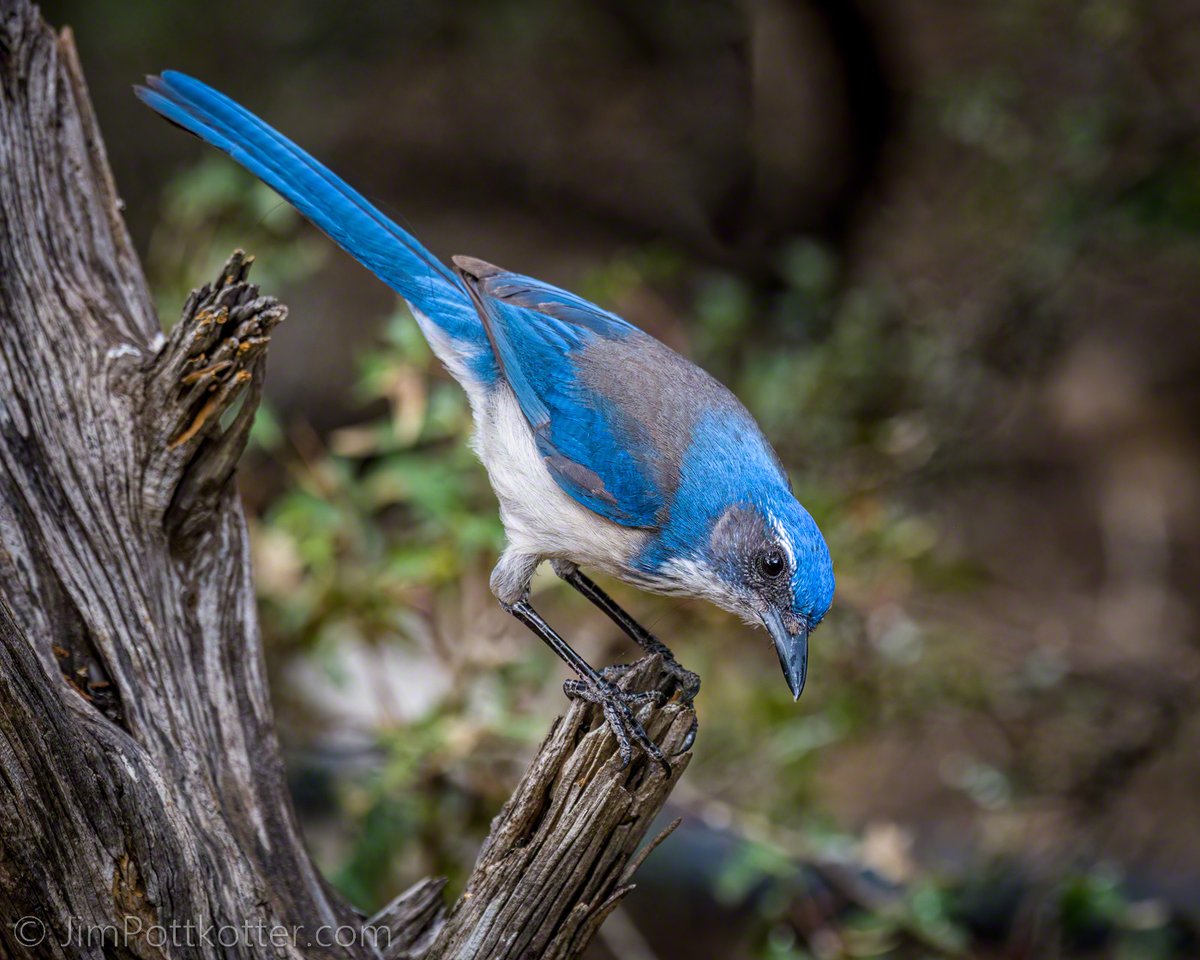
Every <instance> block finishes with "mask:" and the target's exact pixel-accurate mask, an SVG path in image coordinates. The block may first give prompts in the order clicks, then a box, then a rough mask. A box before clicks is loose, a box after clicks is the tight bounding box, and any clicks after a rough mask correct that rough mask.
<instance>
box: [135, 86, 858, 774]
mask: <svg viewBox="0 0 1200 960" xmlns="http://www.w3.org/2000/svg"><path fill="white" fill-rule="evenodd" d="M136 92H137V95H138V97H139V98H140V99H141V100H142V101H143V102H145V103H146V104H147V105H148V106H150V107H151V108H152V109H154V110H156V111H157V112H158V113H160V114H162V115H163V116H164V117H165V118H167V119H168V120H170V121H172V122H173V123H175V124H178V125H179V126H181V127H183V128H184V129H185V130H188V131H190V132H191V133H193V134H195V135H196V136H198V137H200V138H201V139H202V140H205V141H207V142H208V143H210V144H212V145H213V146H215V147H217V148H218V149H220V150H223V151H225V152H226V153H227V154H229V155H230V156H231V157H232V158H233V159H234V160H236V161H237V162H238V163H240V164H242V166H244V167H245V168H246V169H248V170H249V171H250V172H252V173H254V174H255V175H256V176H258V177H260V178H261V179H262V180H263V181H264V182H266V183H267V184H268V185H270V186H271V187H273V188H274V189H275V190H276V191H278V192H279V193H280V194H282V195H283V197H284V198H286V199H287V200H288V201H289V202H290V203H291V204H292V205H294V206H295V207H296V209H298V210H299V211H300V212H301V213H302V214H304V216H305V217H307V218H308V219H309V220H311V221H312V222H313V223H314V224H316V226H318V227H319V228H320V229H321V230H323V231H324V232H325V233H326V234H328V235H329V237H330V238H332V239H333V241H334V242H335V243H337V244H338V245H339V246H340V247H341V248H342V249H343V250H345V251H346V252H347V253H349V254H350V255H351V256H352V257H354V258H355V259H356V260H358V262H359V263H361V264H362V265H363V266H365V267H366V268H367V269H369V270H370V271H371V272H372V273H374V274H375V275H376V276H377V277H379V279H380V280H382V281H383V282H384V283H386V284H387V285H388V286H389V287H391V288H392V289H393V290H395V291H396V292H397V293H398V294H399V295H400V296H401V297H403V298H404V299H405V300H406V301H407V302H408V304H409V306H410V307H411V309H412V312H413V315H414V316H415V317H416V319H417V322H418V323H419V324H420V327H421V330H422V332H423V333H424V335H425V337H426V338H427V339H428V340H429V343H430V346H431V347H432V348H433V351H434V353H436V354H437V356H438V358H439V359H440V360H441V362H442V363H443V364H445V366H446V368H447V369H448V370H449V371H450V373H451V374H452V375H453V376H454V378H455V379H456V380H458V382H459V383H460V384H462V386H463V389H464V390H466V393H467V396H468V398H469V400H470V404H471V410H472V414H473V416H474V420H475V428H476V429H475V435H474V439H473V444H474V448H475V451H476V452H477V453H478V455H479V459H480V460H481V461H482V462H483V465H484V467H485V468H486V469H487V472H488V476H489V478H490V480H491V483H492V487H493V488H494V490H495V492H496V497H497V499H498V500H499V503H500V515H501V519H502V520H503V522H504V528H505V532H506V535H507V545H506V547H505V549H504V551H503V554H502V555H501V557H500V560H499V562H498V563H497V564H496V568H495V570H494V572H493V573H492V576H491V587H492V591H493V593H494V594H495V595H496V597H497V599H498V600H499V601H500V603H501V604H502V605H503V607H504V609H505V610H507V611H508V612H509V613H511V614H512V615H513V616H514V617H516V618H517V619H518V620H520V621H521V622H522V623H524V624H525V625H526V626H527V627H529V629H530V630H532V631H533V632H534V633H535V634H537V636H538V637H540V638H541V639H542V640H543V641H544V642H545V643H546V644H548V645H549V646H550V647H551V648H552V649H553V650H554V651H555V653H557V654H558V655H559V656H560V657H561V658H562V659H563V660H564V661H565V662H566V663H567V665H568V666H569V667H570V668H571V669H572V670H573V671H574V672H575V674H576V675H577V679H573V680H568V681H567V682H566V683H564V685H563V688H564V690H565V692H566V693H567V695H568V696H569V697H573V698H582V699H584V700H587V701H590V702H593V703H596V704H599V705H600V706H601V708H602V710H603V713H604V716H605V719H606V720H607V722H608V724H609V726H610V727H611V728H612V730H613V733H614V734H615V736H616V739H617V742H618V744H619V748H620V753H621V757H622V760H623V762H624V763H626V764H627V763H628V762H629V759H630V757H631V756H632V752H633V744H634V743H636V744H637V745H638V746H639V747H640V748H641V750H643V751H644V752H645V753H646V754H647V755H649V756H650V757H651V758H652V759H653V760H655V761H657V762H658V763H660V764H662V765H663V766H664V767H665V768H666V770H667V774H668V776H669V775H670V769H671V768H670V765H669V763H668V762H667V760H666V758H665V757H664V756H663V754H662V751H661V750H660V748H659V747H658V745H657V744H655V743H654V742H653V741H652V740H651V739H650V737H649V736H647V734H646V732H645V730H644V729H643V727H642V726H641V724H640V723H639V721H638V720H637V718H636V716H635V715H634V712H633V710H632V709H631V708H632V707H635V706H637V705H638V704H640V703H644V702H648V701H655V702H661V698H662V696H663V695H662V694H661V693H657V692H651V693H629V692H625V691H622V690H620V689H619V688H618V687H617V685H616V684H614V683H613V682H612V677H613V671H614V670H616V672H618V673H619V669H618V668H609V669H608V670H607V671H598V670H596V669H595V668H593V667H592V666H591V665H590V664H589V663H587V661H586V660H585V659H584V658H583V657H581V656H580V655H579V654H578V653H576V652H575V651H574V650H573V649H572V648H571V647H570V646H569V645H568V644H567V642H566V641H565V640H564V639H563V638H562V637H561V636H560V635H559V634H558V633H557V632H556V631H555V630H554V629H552V628H551V627H550V625H549V624H547V623H546V621H545V620H543V619H542V617H541V616H540V615H539V614H538V613H537V611H536V610H534V608H533V607H532V606H531V605H530V602H529V584H530V580H531V578H532V576H533V573H534V570H535V569H536V568H537V567H538V565H539V564H540V563H541V562H542V561H543V560H550V561H551V563H552V565H553V569H554V571H555V573H556V574H557V575H558V576H559V577H561V578H562V579H563V580H565V581H566V582H567V583H569V584H571V586H572V587H574V588H575V589H576V590H578V591H579V592H580V593H581V594H583V595H584V596H585V597H587V598H588V599H589V600H590V601H591V602H592V603H594V604H595V605H596V606H597V607H599V608H600V609H601V610H602V611H603V612H604V613H605V614H606V615H607V616H608V617H609V618H610V619H611V620H613V622H614V623H616V624H617V626H618V627H620V628H621V629H622V630H623V631H624V632H625V633H626V634H627V635H628V636H629V637H630V638H631V639H632V640H633V641H634V642H635V643H637V644H638V645H639V646H641V647H642V648H644V649H645V650H647V651H648V652H649V653H656V654H659V655H661V656H662V657H663V658H664V662H665V663H666V666H667V669H668V672H670V674H671V675H672V677H673V678H674V680H675V682H676V685H677V687H678V689H679V691H680V694H681V698H682V699H684V700H685V701H690V700H691V699H692V698H693V697H695V695H696V693H697V692H698V690H699V678H698V677H697V676H696V675H695V674H694V673H692V672H691V671H688V670H685V669H684V668H683V667H682V666H680V665H679V663H678V662H677V661H676V660H675V658H674V657H673V656H672V655H671V653H670V651H669V650H667V648H666V647H665V646H664V645H663V644H662V643H660V642H659V641H658V640H657V639H656V638H655V637H654V636H652V635H651V634H650V633H649V632H648V631H647V630H645V629H644V628H643V627H642V626H641V625H639V624H638V623H637V622H636V621H635V620H634V619H633V618H632V617H631V616H630V615H629V614H627V613H626V612H625V611H624V610H622V609H621V608H620V607H619V606H618V605H617V604H616V603H615V602H614V601H613V600H612V599H611V598H610V597H609V596H608V595H607V594H605V593H604V592H603V591H602V590H601V589H600V588H599V587H598V586H597V585H596V584H595V583H594V582H593V581H592V580H591V579H590V578H589V577H587V576H586V575H585V574H584V573H583V572H582V571H581V569H580V568H581V567H583V568H588V569H594V570H599V571H602V572H603V573H606V574H608V575H610V576H613V577H616V578H617V579H619V580H623V581H626V582H628V583H631V584H634V585H636V586H638V587H641V588H643V589H645V590H649V591H653V592H655V593H663V594H672V595H678V596H688V597H702V598H704V599H706V600H709V601H711V602H713V603H715V604H717V605H718V606H720V607H723V608H724V609H726V610H729V611H732V612H733V613H735V614H739V615H740V616H742V617H743V618H745V619H746V620H747V621H749V622H751V623H760V624H762V625H763V626H765V627H766V629H767V631H768V633H769V634H770V636H771V639H772V640H773V641H774V645H775V650H776V652H777V653H778V655H779V662H780V665H781V666H782V667H783V673H784V676H785V678H786V679H787V683H788V686H789V687H790V689H791V692H792V695H793V697H794V698H796V699H798V698H799V696H800V692H801V691H802V690H803V688H804V680H805V674H806V672H807V663H808V636H809V633H810V632H811V631H812V630H813V628H814V627H816V625H817V624H818V623H820V622H821V619H822V618H823V617H824V616H825V613H826V611H827V610H828V609H829V606H830V603H831V602H832V600H833V589H834V581H833V566H832V563H831V561H830V557H829V549H828V547H827V546H826V544H825V540H824V538H823V537H822V536H821V532H820V531H819V530H818V529H817V525H816V523H815V522H814V521H813V518H812V517H811V516H809V514H808V512H807V511H806V510H805V509H804V508H803V507H802V506H801V505H800V504H799V503H798V502H797V501H796V498H795V497H794V496H793V495H792V491H791V487H790V484H789V482H788V478H787V474H786V473H785V471H784V469H783V466H782V464H781V463H780V462H779V459H778V457H777V456H776V455H775V452H774V450H772V448H771V445H770V444H769V443H768V442H767V440H766V439H765V438H764V437H763V435H762V433H761V431H760V430H759V428H758V425H757V424H756V423H755V422H754V419H753V418H752V417H751V415H750V413H749V412H748V411H747V410H746V408H745V407H743V406H742V404H741V403H739V402H738V400H737V398H736V397H734V396H733V394H732V393H730V392H729V391H728V390H727V389H726V388H725V387H723V386H722V385H721V384H720V383H718V382H717V381H716V380H714V379H713V378H712V377H710V376H709V375H708V374H706V373H705V372H704V371H702V370H700V369H699V368H698V367H696V366H695V365H693V364H692V363H690V362H689V361H688V360H685V359H684V358H683V357H681V356H679V354H677V353H675V352H674V351H672V350H671V349H669V348H668V347H666V346H664V345H663V344H662V343H660V342H659V341H657V340H655V339H654V338H653V337H651V336H649V335H648V334H646V333H643V332H642V331H641V330H639V329H638V328H637V327H635V326H633V325H632V324H630V323H628V322H626V321H625V320H622V319H621V318H620V317H618V316H616V315H615V314H612V313H609V312H608V311H606V310H602V309H601V308H599V307H597V306H596V305H595V304H592V303H589V302H588V301H586V300H584V299H582V298H580V297H577V296H575V295H574V294H571V293H568V292H567V291H565V290H560V289H559V288H557V287H554V286H551V285H550V284H548V283H543V282H542V281H540V280H534V279H532V278H531V277H526V276H522V275H521V274H517V273H510V272H509V271H507V270H503V269H501V268H500V267H496V266H493V265H492V264H490V263H485V262H484V261H482V260H476V259H473V258H470V257H454V258H453V261H452V262H453V269H450V268H449V267H447V266H446V265H445V264H444V263H442V262H441V261H440V260H438V259H437V258H436V257H435V256H434V255H433V254H432V253H430V252H429V251H428V250H426V249H425V248H424V247H423V246H421V244H420V243H418V242H417V240H416V239H415V238H414V237H413V236H411V235H410V234H409V233H408V232H406V231H405V230H403V229H401V228H400V227H399V226H398V225H397V224H395V223H394V222H392V221H391V220H390V219H388V218H387V217H385V216H384V215H383V214H382V213H380V212H379V211H378V210H377V209H376V208H375V207H374V206H372V205H371V204H370V203H368V202H367V200H366V199H364V198H363V197H362V195H361V194H359V193H358V192H357V191H355V190H354V189H353V188H352V187H350V186H349V185H348V184H347V183H345V182H344V181H343V180H342V179H340V178H339V177H338V176H336V175H335V174H334V173H332V172H331V171H330V170H328V169H327V168H326V167H324V166H322V165H321V164H320V163H318V162H317V161H316V160H314V159H313V158H312V157H310V156H309V155H308V154H307V153H305V152H304V151H303V150H301V149H300V148H299V147H297V146H296V145H295V144H294V143H292V142H291V141H290V140H288V139H286V138H285V137H283V136H282V135H281V134H279V133H277V132H276V131H275V130H273V129H272V128H271V127H269V126H267V124H265V123H264V122H263V121H262V120H260V119H259V118H258V117H256V116H254V115H253V114H251V113H250V112H249V111H247V110H246V109H245V108H243V107H241V106H240V105H238V104H237V103H235V102H234V101H232V100H230V99H229V98H228V97H226V96H224V95H223V94H221V93H219V92H217V91H216V90H214V89H212V88H211V87H209V86H207V85H206V84H204V83H201V82H200V81H198V80H195V79H193V78H191V77H188V76H186V75H184V74H181V73H178V72H176V71H173V70H168V71H165V72H164V73H163V74H162V75H161V76H159V77H149V78H147V82H146V86H144V87H137V88H136ZM694 736H695V728H694V727H693V729H692V731H691V733H690V735H689V737H688V739H687V746H690V744H691V741H692V738H693V737H694ZM687 746H685V748H684V749H687Z"/></svg>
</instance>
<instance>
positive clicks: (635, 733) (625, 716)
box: [501, 600, 671, 777]
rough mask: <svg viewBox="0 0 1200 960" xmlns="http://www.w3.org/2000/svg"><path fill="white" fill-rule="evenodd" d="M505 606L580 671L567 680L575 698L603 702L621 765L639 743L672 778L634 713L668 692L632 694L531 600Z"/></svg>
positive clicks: (565, 689) (663, 698)
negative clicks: (587, 657) (544, 616)
mask: <svg viewBox="0 0 1200 960" xmlns="http://www.w3.org/2000/svg"><path fill="white" fill-rule="evenodd" d="M501 605H502V606H503V607H504V609H505V610H507V611H508V612H509V613H511V614H512V615H513V616H514V617H516V618H517V619H518V620H520V621H521V622H522V623H523V624H525V626H527V627H528V628H529V629H530V630H532V631H533V632H534V633H535V634H537V635H538V637H540V638H541V640H542V641H543V642H544V643H545V644H546V645H547V646H548V647H549V648H550V649H551V650H553V651H554V652H555V653H557V654H558V655H559V657H561V658H562V660H563V661H564V662H565V663H566V664H567V666H569V667H570V668H571V669H572V670H574V671H575V672H576V673H577V674H579V679H578V680H567V681H565V682H564V683H563V692H564V693H565V694H566V695H567V696H568V697H570V698H571V699H573V700H586V701H587V702H588V703H595V704H599V705H600V709H601V710H603V711H604V719H605V720H606V721H607V722H608V725H609V727H610V728H611V729H612V732H613V735H614V736H615V737H616V738H617V747H618V749H619V750H620V753H621V766H623V767H625V766H628V765H629V761H630V759H632V757H633V744H634V743H636V744H637V745H638V746H639V747H641V749H642V750H643V751H644V752H645V754H646V755H647V756H648V757H650V759H651V760H654V761H655V762H657V763H659V764H661V766H662V768H663V770H664V771H665V772H666V775H667V776H668V777H670V776H671V764H670V762H669V761H668V760H667V758H666V757H665V756H663V752H662V750H661V749H659V746H658V744H657V743H655V742H654V741H653V740H651V739H650V735H649V734H647V733H646V729H645V727H643V726H642V725H641V723H640V722H639V721H638V719H637V717H635V716H634V715H633V711H632V710H631V709H630V707H631V706H638V705H640V704H643V703H656V704H659V705H662V704H663V703H665V702H666V695H665V694H663V693H662V692H661V691H658V690H649V691H646V692H644V693H628V692H626V691H624V690H621V689H620V688H618V687H617V686H616V685H615V684H613V683H612V682H611V681H610V680H606V679H605V678H604V677H602V676H601V675H600V674H599V673H598V672H597V671H596V669H595V668H594V667H593V666H592V665H591V664H589V663H588V662H587V661H586V660H584V659H583V657H581V656H580V655H579V654H578V653H576V652H575V651H574V650H573V649H572V648H571V645H570V644H569V643H567V641H566V640H564V639H563V638H562V637H560V636H559V635H558V634H557V633H555V632H554V629H553V628H552V627H551V626H550V625H549V624H548V623H546V621H545V620H543V619H542V616H541V614H539V613H538V612H537V611H536V610H534V609H533V607H531V606H530V605H529V601H528V600H518V601H517V602H516V603H504V602H503V601H501Z"/></svg>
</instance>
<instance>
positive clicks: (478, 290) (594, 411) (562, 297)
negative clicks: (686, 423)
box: [454, 257, 665, 527]
mask: <svg viewBox="0 0 1200 960" xmlns="http://www.w3.org/2000/svg"><path fill="white" fill-rule="evenodd" d="M454 264H455V266H457V267H458V268H459V272H460V275H461V276H462V278H463V280H464V282H465V283H466V286H467V290H468V291H469V292H470V294H471V296H472V299H473V300H474V301H475V306H476V309H477V310H478V311H479V316H480V318H481V319H482V321H483V325H484V328H485V329H486V330H487V333H488V336H489V338H490V339H491V343H492V349H493V352H494V353H495V355H496V358H497V360H498V361H499V364H500V369H501V372H502V373H503V376H504V378H505V379H506V380H507V381H508V383H509V385H510V386H511V387H512V389H513V393H514V394H515V395H516V398H517V402H518V404H519V405H520V407H521V412H522V413H524V415H525V419H526V420H527V421H528V422H529V425H530V427H531V428H532V429H533V434H534V438H535V440H536V442H537V447H538V451H539V452H540V453H541V455H542V457H543V459H544V461H545V463H546V467H547V468H548V469H549V471H550V473H551V475H552V476H553V477H554V479H555V481H556V482H557V483H558V485H559V487H561V488H562V489H563V490H564V491H565V492H566V493H567V494H569V495H570V496H571V497H573V498H574V499H575V500H576V501H577V502H579V503H581V504H583V505H584V506H586V507H588V508H589V509H591V510H593V511H595V512H596V513H598V514H600V515H601V516H603V517H607V518H608V519H609V520H612V521H614V522H615V523H619V524H621V525H623V526H630V527H653V526H656V525H657V524H658V523H659V521H660V520H661V515H660V512H661V511H662V509H663V506H664V501H665V496H664V491H663V490H662V489H661V487H662V484H661V481H660V479H659V478H658V477H657V476H656V471H655V449H654V445H653V443H651V438H650V437H649V435H648V433H647V431H646V429H645V427H644V424H642V423H640V422H639V420H638V418H637V417H636V416H634V415H632V413H631V411H630V409H629V408H628V406H627V405H626V404H625V403H624V402H623V399H622V398H621V397H620V396H619V395H618V394H617V393H616V391H615V390H614V389H613V384H612V383H611V382H610V381H608V379H607V377H597V376H596V375H594V371H595V365H594V364H591V363H589V357H594V355H595V353H596V351H597V349H598V348H599V347H601V346H608V347H616V348H617V349H618V350H619V349H620V345H622V344H624V343H629V346H630V348H631V349H632V350H633V351H635V352H636V350H637V349H638V345H639V343H640V341H649V340H650V338H649V337H648V336H647V335H646V334H644V333H642V332H641V331H640V330H638V329H637V328H636V327H634V326H633V325H632V324H630V323H627V322H626V321H624V320H622V319H621V318H620V317H618V316H616V315H615V314H611V313H608V312H607V311H604V310H601V309H600V308H599V307H596V306H594V305H593V304H590V303H588V302H587V301H586V300H583V299H582V298H580V297H577V296H575V295H574V294H571V293H568V292H567V291H565V290H560V289H559V288H557V287H553V286H550V285H549V284H545V283H541V282H540V281H538V280H533V279H531V278H529V277H523V276H520V275H518V274H513V273H507V272H505V271H502V270H500V269H499V268H497V267H494V266H492V265H490V264H486V263H484V262H483V261H480V260H474V259H470V258H467V257H455V258H454ZM630 341H634V342H630ZM605 366H606V367H611V366H612V365H611V364H608V365H605ZM606 373H619V371H613V370H611V369H607V370H606Z"/></svg>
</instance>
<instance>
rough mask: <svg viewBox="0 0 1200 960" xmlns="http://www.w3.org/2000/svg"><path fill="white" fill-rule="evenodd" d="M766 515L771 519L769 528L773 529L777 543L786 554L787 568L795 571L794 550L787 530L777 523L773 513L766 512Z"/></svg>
mask: <svg viewBox="0 0 1200 960" xmlns="http://www.w3.org/2000/svg"><path fill="white" fill-rule="evenodd" d="M767 514H768V515H769V516H770V517H771V526H773V527H774V528H775V533H776V534H778V536H779V542H780V543H781V544H783V549H784V552H786V553H787V555H788V566H789V567H790V568H791V569H792V570H795V569H796V550H795V548H794V547H793V546H792V538H791V537H790V536H789V535H788V532H787V530H786V529H785V528H784V526H783V524H782V523H780V522H779V518H778V517H777V516H775V514H774V513H772V512H771V511H770V510H768V511H767Z"/></svg>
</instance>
